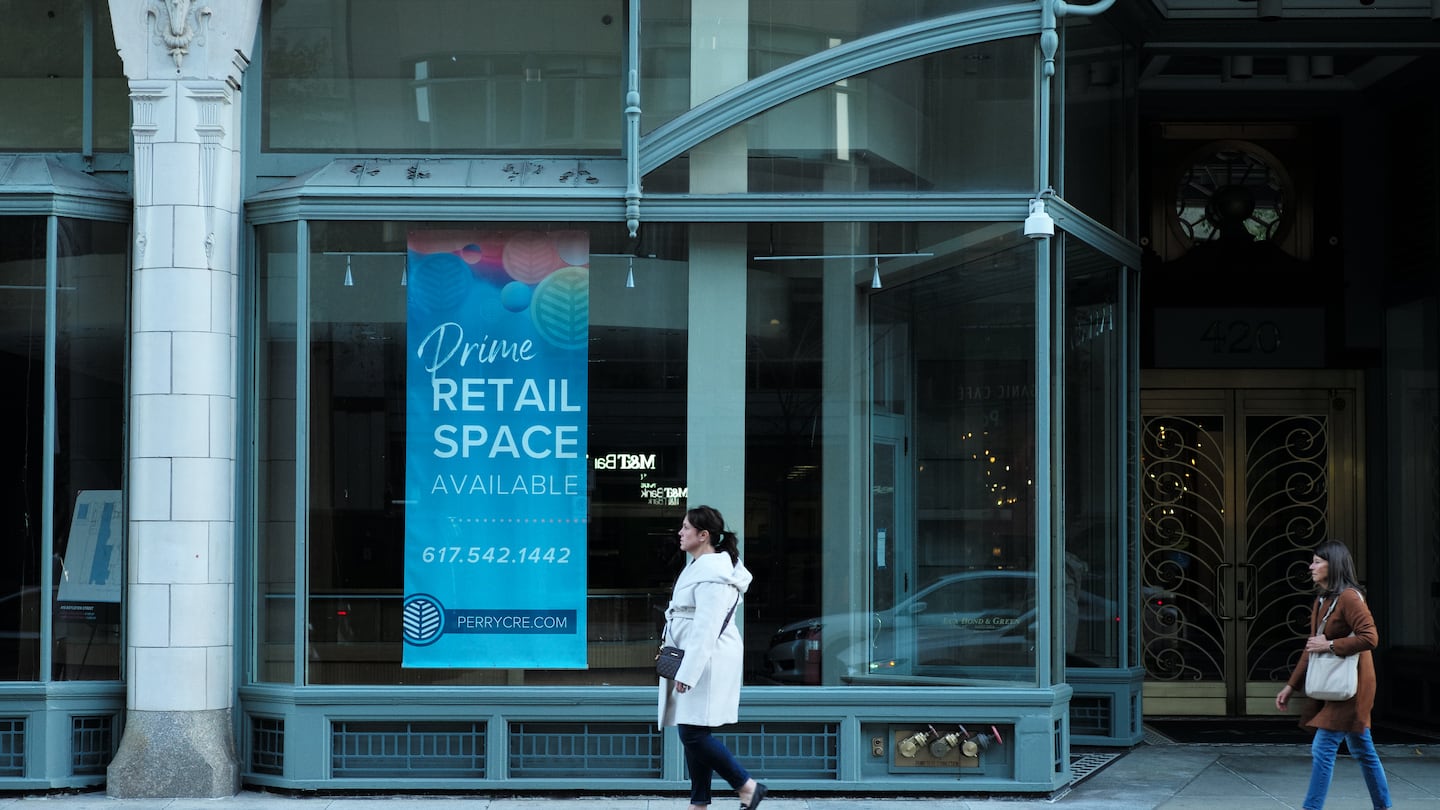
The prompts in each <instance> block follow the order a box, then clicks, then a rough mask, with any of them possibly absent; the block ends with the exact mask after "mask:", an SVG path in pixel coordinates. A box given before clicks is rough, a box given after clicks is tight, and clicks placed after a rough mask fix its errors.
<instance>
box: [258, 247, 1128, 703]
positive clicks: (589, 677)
mask: <svg viewBox="0 0 1440 810" xmlns="http://www.w3.org/2000/svg"><path fill="white" fill-rule="evenodd" d="M307 227H308V230H309V241H308V246H309V247H308V250H309V257H308V268H309V270H308V279H305V277H304V276H297V275H296V274H295V273H294V272H293V271H292V270H291V269H289V268H291V267H293V266H294V259H295V257H294V255H293V254H291V253H290V252H289V251H290V249H291V247H292V244H293V242H292V240H293V234H294V231H293V229H292V228H289V227H281V226H272V227H266V228H262V229H261V230H260V237H261V238H260V240H259V241H260V254H261V256H262V269H261V276H262V283H261V286H260V295H259V306H260V308H261V310H262V315H263V317H262V318H261V319H260V320H261V322H262V323H263V324H264V325H265V326H264V329H263V330H262V331H261V334H259V335H258V345H259V347H260V348H259V356H260V359H259V361H258V366H259V369H258V371H259V374H260V377H261V383H260V387H261V390H262V396H261V397H260V400H259V401H260V403H261V414H260V418H259V422H258V428H257V430H258V432H259V435H258V436H257V446H259V447H260V448H262V450H261V452H262V456H263V458H262V463H261V464H260V465H259V472H260V476H261V480H260V481H259V483H258V486H257V500H258V501H259V503H258V507H259V510H260V521H259V522H260V524H261V527H262V536H261V538H260V559H259V561H258V565H257V570H258V571H259V572H260V573H259V576H260V578H261V581H260V591H261V599H260V610H261V615H260V616H259V617H258V618H257V626H258V627H260V628H261V639H260V644H261V653H260V654H261V666H260V673H261V675H260V677H261V678H262V679H265V680H274V681H282V682H283V681H285V680H287V679H288V677H289V673H290V659H289V658H288V655H289V652H288V651H287V649H286V648H287V647H293V646H294V645H292V644H291V643H290V632H291V631H290V628H292V627H295V626H297V625H298V626H303V627H305V628H306V637H305V639H304V641H303V643H302V647H301V653H300V654H301V656H302V660H304V661H305V667H304V682H306V683H312V684H440V683H444V684H508V685H518V684H527V685H546V684H550V685H558V684H587V685H591V684H593V685H599V684H610V685H615V684H632V685H634V684H650V683H653V677H654V676H653V670H652V663H653V655H654V647H655V645H656V641H657V639H658V636H659V632H660V628H661V624H662V617H661V613H662V611H663V608H664V606H665V604H666V601H667V600H668V598H669V591H670V585H671V583H672V582H673V579H674V577H675V576H676V575H677V574H678V573H679V571H680V569H681V567H683V563H684V555H683V554H682V553H680V552H679V551H678V547H677V540H676V537H675V532H676V529H677V527H678V525H679V522H680V518H681V517H682V516H683V513H684V509H685V508H686V507H687V506H690V505H694V504H696V503H700V502H707V503H708V502H714V501H715V500H716V499H719V501H720V502H721V503H722V504H723V505H724V506H725V508H726V511H727V515H728V516H729V517H731V518H732V527H733V528H735V529H736V530H737V531H738V532H739V534H740V536H741V549H742V554H744V556H745V558H746V560H747V565H749V567H750V568H751V569H752V570H753V571H755V573H756V584H755V587H754V588H753V589H752V592H751V593H750V594H748V595H747V598H746V611H745V614H744V617H743V622H744V627H745V638H746V642H747V657H746V682H747V683H751V684H799V685H806V684H814V685H821V684H828V685H863V684H872V685H873V684H924V683H935V682H944V683H976V682H980V681H1001V682H1006V683H1027V684H1028V683H1035V682H1036V679H1037V669H1036V666H1037V661H1036V658H1035V653H1036V646H1035V638H1036V634H1037V633H1040V632H1048V625H1047V623H1046V622H1044V621H1043V620H1042V619H1041V617H1039V616H1038V615H1037V613H1036V609H1035V581H1036V571H1035V549H1036V537H1035V509H1036V504H1035V502H1034V491H1035V489H1034V470H1035V468H1036V453H1037V448H1036V447H1035V444H1034V440H1033V437H1034V432H1035V397H1034V374H1035V360H1034V350H1035V335H1034V333H1035V329H1034V327H1035V324H1034V313H1035V300H1034V296H1035V292H1034V270H1033V262H1034V247H1033V245H1032V243H1030V242H1029V241H1028V240H1025V239H1024V238H1023V236H1022V235H1021V234H1020V231H1019V229H1017V228H1015V227H1013V225H1011V224H1006V225H1004V226H997V225H995V224H991V223H975V224H943V223H927V224H911V223H881V224H872V223H809V224H805V223H758V224H750V225H748V226H746V225H728V224H721V225H710V224H705V225H690V226H686V225H665V224H660V223H650V224H647V225H646V226H645V227H644V228H643V229H642V234H641V239H640V242H639V245H638V247H637V246H636V245H635V244H633V243H632V242H630V241H628V240H626V239H625V237H624V234H623V229H622V228H620V227H618V226H611V225H604V226H598V225H597V226H589V227H586V226H583V225H576V224H570V223H525V224H523V225H519V224H514V223H510V224H503V225H490V224H484V223H478V224H477V223H461V224H456V223H423V224H408V223H400V222H390V223H382V224H379V225H376V224H373V223H340V222H314V223H309V224H308V226H307ZM439 234H443V240H442V241H444V240H449V241H446V242H445V243H446V244H450V243H452V242H453V243H454V244H455V245H456V246H457V247H456V248H455V253H454V255H455V256H457V257H459V259H460V260H463V261H465V262H467V264H468V266H469V267H470V269H469V270H467V273H475V274H485V273H492V272H503V273H506V274H509V275H510V276H513V274H514V272H516V270H515V268H514V267H511V266H510V265H509V264H505V263H504V261H505V260H504V259H503V257H504V256H506V255H509V254H508V253H507V251H509V250H512V249H513V245H514V244H516V243H524V244H526V245H529V244H531V243H536V242H538V241H540V240H539V238H538V237H541V236H545V235H547V234H551V235H554V234H559V235H562V239H568V240H571V241H573V242H575V244H577V245H578V244H580V242H582V241H585V240H588V261H589V270H590V273H589V275H590V316H589V317H590V320H589V340H588V343H589V348H588V352H589V354H588V394H587V402H586V406H587V408H588V414H587V420H588V452H589V458H588V460H587V462H586V467H587V474H586V477H587V481H586V482H585V486H586V493H587V496H588V512H587V515H586V517H585V521H586V525H585V528H584V529H583V531H584V534H585V546H586V548H585V554H586V560H585V562H586V566H587V578H586V583H587V584H586V592H587V596H586V599H585V617H586V619H587V637H586V645H585V649H586V659H585V660H586V666H585V668H583V669H567V668H518V669H517V668H508V669H507V668H431V667H428V666H425V665H420V666H416V665H414V664H413V663H410V665H408V666H407V665H406V664H407V662H408V659H407V661H402V657H403V654H404V653H405V652H406V651H407V650H408V648H409V645H407V644H406V643H405V642H404V641H403V640H402V631H403V625H404V624H405V622H403V621H402V618H404V619H406V620H408V619H409V615H408V614H405V613H404V610H403V609H404V606H405V597H406V595H407V593H408V589H409V585H408V584H407V582H406V580H405V558H404V555H405V543H406V511H407V508H408V506H407V504H409V503H410V502H409V501H408V500H407V497H408V496H407V482H406V465H407V442H408V441H410V440H409V439H408V438H407V408H409V407H410V405H409V404H407V402H413V400H407V391H406V388H407V379H406V377H407V373H408V372H407V366H406V356H405V355H406V350H405V347H406V345H407V337H408V335H407V332H408V329H407V324H408V321H409V319H410V317H411V314H412V313H411V312H410V311H408V310H407V297H414V296H434V295H438V294H440V293H441V291H442V290H444V289H453V287H451V286H444V287H434V286H424V287H422V288H417V287H416V283H415V281H414V278H415V277H414V276H413V275H411V270H410V265H409V264H408V263H407V249H408V250H415V249H416V248H414V245H416V244H420V243H422V242H424V240H426V239H430V240H432V241H434V240H436V239H441V237H440V236H439ZM457 234H458V235H461V236H464V235H465V234H473V237H465V238H464V239H460V240H459V241H456V235H457ZM575 235H579V236H583V237H584V239H578V238H576V236H575ZM470 238H473V240H474V241H473V242H466V239H470ZM417 240H419V241H418V242H417ZM462 242H463V243H464V245H462ZM407 246H408V247H407ZM562 249H564V248H562ZM576 249H578V248H576ZM421 253H423V254H424V255H432V254H433V251H430V250H428V249H426V250H423V251H421ZM414 255H420V254H412V256H411V258H412V259H413V257H414ZM578 255H579V254H578V253H575V254H573V255H569V256H567V260H569V261H575V260H578V259H577V258H576V257H577V256H578ZM497 259H498V260H497ZM454 266H455V267H456V268H459V267H460V265H459V264H458V263H455V265H454ZM502 268H503V269H502ZM522 275H523V273H522ZM297 278H299V279H301V281H300V283H301V284H303V285H304V292H305V301H306V304H305V307H304V309H305V312H306V317H307V323H308V327H307V328H308V350H307V351H308V353H309V356H308V364H307V365H308V371H307V372H306V373H305V376H306V377H307V379H308V383H307V384H306V385H305V388H304V389H303V390H304V391H305V392H306V397H304V398H301V399H302V400H304V399H308V407H307V406H306V405H305V404H304V402H303V401H299V402H297V399H296V397H295V396H294V394H293V393H287V391H288V389H287V386H288V385H289V381H290V380H292V379H294V376H295V367H294V365H293V363H294V360H293V359H292V355H293V353H294V352H295V351H296V350H297V348H298V347H297V346H296V345H295V330H294V328H293V324H290V323H289V322H288V320H287V318H288V313H291V312H294V311H295V299H294V298H293V293H292V292H290V291H291V290H293V289H294V285H295V284H296V279H297ZM477 278H479V276H477ZM877 278H878V279H879V281H878V286H877V281H876V279H877ZM509 283H512V282H506V284H509ZM697 285H698V286H697ZM520 292H523V291H520ZM517 294H518V293H517ZM425 302H427V303H425V305H426V306H430V305H431V304H435V303H437V302H438V299H435V300H431V299H430V298H426V299H425ZM502 303H503V300H502ZM696 324H703V325H704V327H705V334H704V335H697V334H696V333H695V332H694V330H693V328H692V327H693V326H694V325H696ZM957 325H961V326H959V328H957ZM742 329H743V331H737V330H742ZM696 352H699V353H700V354H698V355H697V354H696ZM700 356H703V357H704V358H705V372H704V375H703V378H702V379H694V380H692V378H691V374H690V365H691V363H692V358H693V357H700ZM732 390H733V391H734V392H736V394H735V396H734V397H731V396H730V394H729V393H727V392H729V391H732ZM477 402H478V400H477ZM297 405H298V406H299V408H300V409H301V411H302V412H303V413H304V414H305V416H304V419H303V420H302V424H303V426H304V427H303V430H302V432H301V433H300V434H299V435H300V438H299V441H300V442H302V443H303V444H304V446H306V447H307V453H308V463H307V464H306V465H305V466H306V468H307V470H308V471H307V472H306V473H305V474H304V480H305V481H306V485H305V486H306V495H305V503H306V507H305V512H306V515H307V518H306V524H305V526H304V527H303V530H302V531H301V532H300V534H301V535H302V536H301V537H299V538H297V537H296V531H295V529H294V527H293V526H291V525H290V524H289V521H290V520H291V519H292V517H293V515H294V508H295V507H294V502H293V499H292V497H291V496H289V495H287V494H286V493H287V491H288V490H287V487H288V486H289V484H290V482H291V481H293V480H294V479H293V476H294V459H293V447H294V443H295V441H296V438H297V437H296V432H295V430H294V427H293V425H291V424H290V423H289V421H288V420H289V418H290V414H293V413H294V411H295V409H296V407H297ZM857 419H858V421H857ZM426 435H427V436H428V435H429V434H428V433H427V434H426ZM306 437H308V438H306ZM862 448H863V449H862ZM697 452H699V453H702V454H703V457H702V458H701V459H696V461H695V463H692V462H691V461H690V459H689V456H690V455H691V454H693V453H697ZM696 463H698V464H699V466H698V467H697V466H696ZM475 469H479V468H478V467H476V468H475ZM735 476H743V478H736V477H735ZM427 480H429V479H427ZM867 482H868V483H867ZM447 486H448V484H447ZM732 498H733V499H734V500H733V501H732V500H730V499H732ZM741 498H743V504H741V502H740V499H741ZM466 531H468V530H466ZM477 531H480V532H481V534H477V535H474V536H475V537H483V535H484V530H483V529H480V530H477ZM857 533H858V535H859V536H865V537H869V538H871V542H867V543H861V544H857V543H855V542H854V539H855V537H856V536H857ZM465 536H467V537H468V536H471V535H470V534H467V535H465ZM296 542H302V543H303V549H304V551H303V553H304V555H305V560H306V570H307V574H306V582H305V593H306V597H305V599H304V602H303V604H304V610H305V616H304V618H303V619H301V620H299V621H298V622H297V620H296V618H295V617H294V615H293V613H292V610H293V605H292V602H291V600H292V599H293V582H292V578H293V574H292V571H293V567H292V560H293V555H294V549H295V548H296V546H295V545H294V544H295V543H296ZM486 542H488V541H486ZM481 552H482V554H481V555H480V557H479V560H481V561H484V557H483V549H481ZM462 554H463V552H462ZM457 570H458V569H457ZM1099 598H1100V596H1098V595H1096V596H1095V599H1099ZM1091 601H1093V600H1089V599H1087V600H1084V601H1083V607H1084V608H1085V609H1087V610H1088V609H1089V608H1090V607H1092V605H1091V604H1090V602H1091ZM402 614H403V615H402ZM1081 618H1082V620H1088V619H1091V618H1093V617H1092V616H1090V614H1089V613H1085V614H1083V615H1082V616H1081ZM1112 621H1113V617H1112ZM1086 629H1087V630H1088V629H1090V628H1086ZM1106 632H1111V633H1113V631H1110V630H1109V629H1108V628H1106ZM412 643H413V642H412ZM1112 643H1113V641H1112ZM444 666H446V667H448V666H449V665H448V664H447V665H444Z"/></svg>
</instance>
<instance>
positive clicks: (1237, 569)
mask: <svg viewBox="0 0 1440 810" xmlns="http://www.w3.org/2000/svg"><path fill="white" fill-rule="evenodd" d="M1206 383H1209V384H1211V385H1213V384H1215V383H1225V384H1228V386H1229V387H1223V388H1222V387H1209V388H1200V387H1188V386H1196V385H1203V384H1206ZM1358 390H1359V386H1358V380H1357V379H1356V377H1355V376H1354V375H1351V374H1348V373H1335V372H1290V373H1287V372H1265V373H1263V374H1254V375H1251V374H1249V373H1247V372H1227V373H1224V374H1223V376H1222V375H1215V376H1211V375H1209V374H1207V373H1203V372H1202V373H1196V372H1186V373H1184V374H1183V375H1180V374H1173V373H1155V374H1151V375H1147V377H1146V380H1145V385H1144V386H1143V387H1142V389H1141V452H1140V456H1141V460H1140V463H1141V467H1142V469H1141V493H1140V497H1141V508H1142V510H1143V511H1142V523H1141V525H1142V537H1141V555H1142V560H1141V582H1142V585H1143V586H1144V594H1145V609H1144V623H1143V627H1142V645H1143V646H1142V649H1143V659H1144V664H1145V670H1146V676H1145V677H1146V681H1145V687H1144V698H1145V713H1146V714H1148V715H1152V716H1154V715H1221V716H1242V715H1254V714H1273V713H1274V711H1275V709H1274V704H1273V701H1274V695H1275V691H1276V690H1277V689H1278V685H1277V684H1278V682H1282V681H1283V680H1284V679H1285V678H1286V677H1287V676H1288V675H1289V672H1290V670H1291V668H1292V667H1293V666H1294V663H1295V660H1296V658H1297V656H1298V655H1299V651H1300V647H1301V645H1302V639H1303V637H1304V635H1305V634H1306V632H1307V630H1308V626H1307V625H1306V620H1305V616H1306V615H1308V614H1307V607H1308V599H1307V598H1306V594H1307V593H1308V591H1309V588H1310V584H1309V576H1308V571H1307V569H1306V566H1307V565H1308V563H1309V561H1310V554H1309V551H1310V550H1311V549H1312V548H1314V547H1315V546H1316V545H1317V544H1318V543H1320V542H1321V541H1322V540H1324V539H1327V538H1336V539H1343V540H1346V541H1347V542H1349V543H1350V544H1351V546H1352V549H1353V550H1354V551H1355V553H1356V556H1357V560H1360V559H1363V555H1364V538H1363V536H1362V534H1361V531H1362V528H1363V521H1362V519H1361V517H1362V515H1361V511H1362V510H1361V499H1362V491H1361V483H1362V481H1363V477H1362V475H1361V468H1360V459H1361V452H1360V450H1361V448H1360V447H1359V446H1358V445H1359V443H1360V439H1359V433H1358V428H1359V427H1360V425H1361V424H1362V423H1361V420H1360V414H1359V413H1358V410H1359V400H1358V397H1357V392H1358Z"/></svg>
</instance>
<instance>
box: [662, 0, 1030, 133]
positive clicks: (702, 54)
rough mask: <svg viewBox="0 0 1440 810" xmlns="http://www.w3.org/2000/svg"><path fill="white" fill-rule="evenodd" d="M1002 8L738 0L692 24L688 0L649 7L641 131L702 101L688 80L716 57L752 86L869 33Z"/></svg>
mask: <svg viewBox="0 0 1440 810" xmlns="http://www.w3.org/2000/svg"><path fill="white" fill-rule="evenodd" d="M1004 2H1006V0H942V1H941V2H935V1H934V0H897V1H896V2H884V3H875V2H866V1H865V0H749V2H745V1H744V0H741V2H734V3H725V4H723V5H722V4H720V3H712V4H710V5H709V6H707V7H706V12H707V13H706V14H704V15H702V16H701V17H699V18H693V19H692V17H691V14H690V12H691V5H692V3H691V0H645V2H644V3H642V4H641V8H642V13H643V14H644V21H643V23H642V25H641V27H640V36H641V43H640V47H641V57H640V58H641V62H642V67H643V69H642V71H641V82H642V84H641V93H642V98H643V100H644V107H645V116H644V119H643V122H642V123H643V126H644V128H645V129H646V130H647V131H648V130H650V129H654V128H655V127H657V126H659V125H661V124H663V123H665V122H666V121H669V120H670V119H672V118H674V117H675V116H677V115H679V114H680V113H682V112H684V111H685V110H687V109H689V108H690V107H691V105H692V102H693V101H695V100H697V99H692V97H691V93H692V87H691V83H690V76H691V73H692V71H696V70H699V71H702V72H703V71H706V70H707V69H708V68H709V67H713V66H714V60H715V59H716V52H717V51H721V50H725V51H730V52H732V53H733V52H734V51H735V50H738V54H736V56H737V57H738V60H739V61H740V63H741V64H742V65H743V66H744V73H743V75H740V76H737V77H736V78H738V79H741V80H744V79H753V78H755V77H757V76H760V75H763V74H765V73H768V72H769V71H772V70H776V69H777V68H781V67H784V66H785V65H788V64H790V63H791V62H794V61H797V60H799V59H803V58H804V57H806V56H810V55H812V54H817V53H820V52H822V51H825V50H827V49H829V48H834V47H836V46H838V45H843V44H846V43H848V42H853V41H855V40H857V39H861V38H863V37H867V36H870V35H872V34H877V33H882V32H884V31H888V30H890V29H893V28H900V27H902V26H905V25H909V24H912V23H917V22H921V21H923V20H930V19H935V18H937V17H942V16H945V15H949V14H958V13H961V12H964V11H972V10H976V9H982V8H989V7H993V6H998V5H1002V4H1003V3H1004ZM722 39H723V40H724V41H725V45H724V47H723V48H722V47H721V40H722ZM720 58H721V59H724V60H727V61H728V60H730V58H731V56H730V55H725V56H721V57H720ZM698 100H701V101H703V100H704V99H703V98H701V99H698Z"/></svg>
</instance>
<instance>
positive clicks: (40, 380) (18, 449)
mask: <svg viewBox="0 0 1440 810" xmlns="http://www.w3.org/2000/svg"><path fill="white" fill-rule="evenodd" d="M0 323H4V324H5V325H6V328H5V329H4V330H3V331H0V375H3V379H5V380H7V381H8V383H7V385H8V386H9V387H10V390H11V392H12V393H11V395H10V396H6V397H3V398H0V414H3V417H0V458H3V459H5V462H4V466H3V468H0V469H3V471H4V475H5V485H4V486H0V525H3V526H4V527H5V528H4V532H3V534H0V536H3V537H4V538H5V547H6V560H7V561H6V564H5V565H4V566H0V681H33V680H37V679H38V678H39V677H40V602H41V599H42V592H41V581H40V565H41V561H42V560H43V559H44V558H43V556H42V536H41V524H42V521H41V515H42V514H43V509H44V506H43V503H42V501H41V495H42V493H43V492H44V480H43V475H44V470H45V218H44V217H4V218H0Z"/></svg>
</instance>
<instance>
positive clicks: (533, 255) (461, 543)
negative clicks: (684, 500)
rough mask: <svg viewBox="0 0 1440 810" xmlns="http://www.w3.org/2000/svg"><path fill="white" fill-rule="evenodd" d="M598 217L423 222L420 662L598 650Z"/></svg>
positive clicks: (416, 396)
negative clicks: (592, 353)
mask: <svg viewBox="0 0 1440 810" xmlns="http://www.w3.org/2000/svg"><path fill="white" fill-rule="evenodd" d="M589 264H590V246H589V236H588V234H587V233H585V232H584V231H559V232H544V233H542V232H537V231H512V232H459V231H412V232H411V233H410V240H409V256H408V258H407V280H408V286H407V288H406V311H407V317H408V323H407V327H406V331H407V337H406V345H407V357H408V360H407V363H406V384H405V387H406V433H405V436H406V450H405V502H406V506H405V601H404V606H403V610H402V613H401V621H402V628H401V629H402V635H403V637H404V640H405V652H404V657H403V664H404V666H407V667H459V668H541V667H543V668H552V669H578V668H584V667H585V666H586V644H585V641H586V633H585V595H586V577H585V559H586V554H585V530H586V516H587V509H588V497H587V486H586V471H587V465H586V450H587V448H586V430H587V425H588V420H587V418H586V396H587V384H588V366H587V364H588V361H589V339H590V271H589V269H588V268H589Z"/></svg>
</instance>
